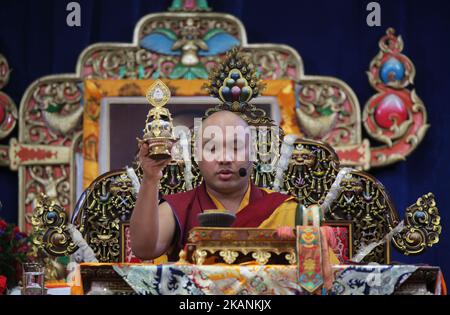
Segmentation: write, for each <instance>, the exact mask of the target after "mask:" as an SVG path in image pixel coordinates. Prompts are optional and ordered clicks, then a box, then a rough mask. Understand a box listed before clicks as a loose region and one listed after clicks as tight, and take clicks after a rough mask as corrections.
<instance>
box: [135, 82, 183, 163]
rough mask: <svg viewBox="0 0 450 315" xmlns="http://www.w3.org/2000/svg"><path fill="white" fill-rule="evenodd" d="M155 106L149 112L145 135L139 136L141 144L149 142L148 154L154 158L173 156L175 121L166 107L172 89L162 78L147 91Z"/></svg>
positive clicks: (151, 102)
mask: <svg viewBox="0 0 450 315" xmlns="http://www.w3.org/2000/svg"><path fill="white" fill-rule="evenodd" d="M145 96H146V98H147V100H148V102H149V103H150V104H151V105H152V106H153V108H151V109H150V111H149V112H148V114H147V119H146V121H145V128H144V130H143V132H144V136H143V138H142V139H139V138H137V140H138V142H139V143H140V144H142V143H148V145H149V148H148V156H149V157H150V158H152V159H154V160H164V159H168V158H170V157H171V152H170V151H171V148H172V145H173V143H174V142H176V139H175V137H174V135H173V121H172V115H171V114H170V112H169V110H168V109H167V108H166V107H164V106H165V105H166V104H167V102H168V101H169V99H170V90H169V88H168V87H167V85H165V84H164V82H162V81H161V80H157V81H156V82H155V83H153V85H152V86H151V87H150V88H149V89H148V91H147V93H146V95H145Z"/></svg>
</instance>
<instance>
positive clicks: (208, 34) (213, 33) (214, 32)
mask: <svg viewBox="0 0 450 315" xmlns="http://www.w3.org/2000/svg"><path fill="white" fill-rule="evenodd" d="M221 33H225V31H224V30H223V29H221V28H213V29H210V30H209V31H207V32H206V34H205V36H203V40H204V41H207V40H209V39H210V38H211V37H213V36H216V35H217V34H221Z"/></svg>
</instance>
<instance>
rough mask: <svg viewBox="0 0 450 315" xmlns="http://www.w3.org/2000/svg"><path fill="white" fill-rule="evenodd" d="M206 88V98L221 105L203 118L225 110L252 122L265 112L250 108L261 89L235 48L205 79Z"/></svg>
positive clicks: (259, 81) (255, 77)
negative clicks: (215, 99) (207, 78)
mask: <svg viewBox="0 0 450 315" xmlns="http://www.w3.org/2000/svg"><path fill="white" fill-rule="evenodd" d="M209 80H210V84H209V85H207V86H206V88H207V90H208V92H209V94H210V95H211V96H213V97H216V98H218V99H220V100H221V101H222V104H220V105H218V106H216V107H215V108H212V109H210V110H208V111H207V112H206V115H207V116H208V115H209V114H211V113H213V112H217V111H221V110H229V111H232V112H236V113H239V114H241V115H245V116H248V117H249V118H255V117H256V116H259V117H262V116H265V112H264V111H261V110H258V109H256V108H255V107H254V106H252V105H250V104H249V102H250V101H251V99H253V98H255V97H257V96H258V95H259V93H260V92H261V90H262V89H263V88H264V85H263V84H262V82H261V80H260V76H259V74H258V73H257V70H256V68H255V66H254V65H253V64H252V63H251V62H250V60H249V58H248V57H246V56H244V54H243V52H241V49H240V48H239V47H235V48H233V49H231V50H230V51H229V52H228V53H227V56H226V58H225V60H224V61H223V63H221V64H220V65H219V66H218V67H217V68H215V69H214V70H213V71H212V72H211V73H210V76H209Z"/></svg>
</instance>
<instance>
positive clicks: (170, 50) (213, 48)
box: [140, 19, 240, 80]
mask: <svg viewBox="0 0 450 315" xmlns="http://www.w3.org/2000/svg"><path fill="white" fill-rule="evenodd" d="M140 45H141V46H142V47H143V48H145V49H147V50H149V51H153V52H157V53H159V54H163V55H169V56H174V57H177V58H179V61H178V63H176V65H175V66H174V68H173V69H172V71H171V73H170V74H169V78H170V79H186V80H192V79H207V78H208V71H207V69H206V67H205V64H204V63H203V62H202V60H201V58H202V57H208V56H215V55H219V54H222V53H225V52H227V51H228V50H230V49H231V48H233V47H234V46H239V45H240V42H239V40H238V39H237V38H235V37H234V36H232V35H231V34H229V33H227V32H226V31H225V30H223V29H221V28H213V29H210V30H208V31H206V32H205V33H203V34H202V33H201V31H200V26H199V25H198V24H197V23H196V22H194V20H193V19H187V22H186V25H184V27H182V28H180V31H178V33H176V32H175V31H173V30H171V29H168V28H159V29H156V30H154V31H153V32H151V33H150V34H148V35H147V36H145V37H144V38H143V39H142V40H141V42H140ZM157 78H159V72H156V73H155V74H154V75H153V79H157Z"/></svg>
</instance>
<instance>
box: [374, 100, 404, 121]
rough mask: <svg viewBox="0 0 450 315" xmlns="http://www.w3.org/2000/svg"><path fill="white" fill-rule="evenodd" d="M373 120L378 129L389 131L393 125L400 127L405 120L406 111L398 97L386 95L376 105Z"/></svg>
mask: <svg viewBox="0 0 450 315" xmlns="http://www.w3.org/2000/svg"><path fill="white" fill-rule="evenodd" d="M374 118H375V121H376V123H377V124H378V125H379V126H380V127H382V128H385V129H389V128H391V127H392V126H393V125H401V124H402V123H403V122H404V121H405V120H407V119H408V110H407V109H406V107H405V104H404V103H403V101H402V100H401V99H400V97H398V96H397V95H395V94H388V95H387V96H385V97H384V98H383V99H382V100H381V102H380V103H379V104H378V105H377V107H376V109H375V113H374Z"/></svg>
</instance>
